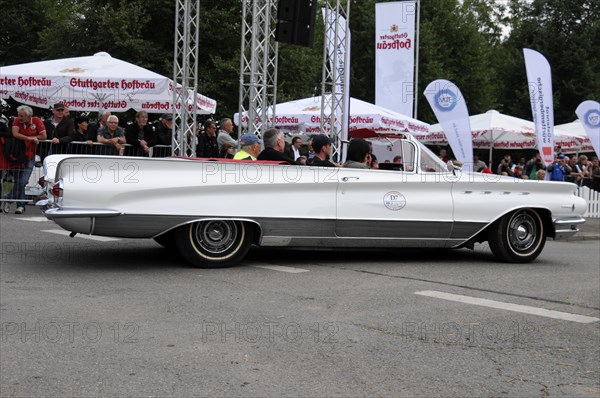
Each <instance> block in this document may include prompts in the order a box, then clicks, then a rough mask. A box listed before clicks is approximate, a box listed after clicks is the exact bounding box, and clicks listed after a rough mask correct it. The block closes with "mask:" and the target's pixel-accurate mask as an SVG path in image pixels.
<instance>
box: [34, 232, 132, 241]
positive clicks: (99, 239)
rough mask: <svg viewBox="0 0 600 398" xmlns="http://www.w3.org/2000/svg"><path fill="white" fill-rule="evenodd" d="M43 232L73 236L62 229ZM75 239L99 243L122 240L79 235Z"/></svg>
mask: <svg viewBox="0 0 600 398" xmlns="http://www.w3.org/2000/svg"><path fill="white" fill-rule="evenodd" d="M42 232H48V233H51V234H57V235H65V236H69V235H70V234H71V233H70V232H69V231H64V230H62V229H44V230H42ZM75 237H76V238H83V239H89V240H97V241H99V242H113V241H116V240H120V239H119V238H109V237H107V236H94V235H84V234H77V235H75Z"/></svg>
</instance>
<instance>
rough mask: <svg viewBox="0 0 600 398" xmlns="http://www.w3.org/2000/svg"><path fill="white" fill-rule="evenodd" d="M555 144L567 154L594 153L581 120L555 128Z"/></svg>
mask: <svg viewBox="0 0 600 398" xmlns="http://www.w3.org/2000/svg"><path fill="white" fill-rule="evenodd" d="M554 143H555V145H560V146H561V147H562V151H563V152H565V153H571V152H594V147H593V146H592V142H591V141H590V138H589V137H588V136H587V134H586V132H585V129H584V127H583V125H582V124H581V121H580V120H575V121H574V122H571V123H565V124H560V125H557V126H554Z"/></svg>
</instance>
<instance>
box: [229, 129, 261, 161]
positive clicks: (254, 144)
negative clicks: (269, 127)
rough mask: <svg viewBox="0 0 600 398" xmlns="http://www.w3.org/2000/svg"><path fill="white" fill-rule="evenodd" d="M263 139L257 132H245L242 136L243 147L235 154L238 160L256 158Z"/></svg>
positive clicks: (241, 145)
mask: <svg viewBox="0 0 600 398" xmlns="http://www.w3.org/2000/svg"><path fill="white" fill-rule="evenodd" d="M261 144H262V141H261V140H260V139H259V138H258V137H257V136H256V135H255V134H250V133H249V134H244V135H243V136H241V137H240V147H241V149H240V150H239V151H238V152H237V153H236V154H235V156H234V157H233V159H236V160H256V158H257V157H258V155H259V154H260V145H261Z"/></svg>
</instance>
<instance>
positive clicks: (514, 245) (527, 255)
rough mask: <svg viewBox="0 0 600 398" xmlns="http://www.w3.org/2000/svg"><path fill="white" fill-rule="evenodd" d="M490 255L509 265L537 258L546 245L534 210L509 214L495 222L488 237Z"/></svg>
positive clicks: (542, 228)
mask: <svg viewBox="0 0 600 398" xmlns="http://www.w3.org/2000/svg"><path fill="white" fill-rule="evenodd" d="M488 240H489V244H490V248H491V249H492V253H494V255H495V256H496V257H498V258H499V259H500V260H502V261H505V262H509V263H526V262H529V261H533V260H535V259H536V258H537V256H539V254H540V253H541V252H542V249H543V248H544V244H545V243H546V232H545V230H544V223H543V221H542V218H541V216H540V215H539V214H538V213H537V212H536V211H534V210H531V209H523V210H517V211H514V212H512V213H509V214H507V215H505V216H504V217H502V218H501V219H500V220H498V221H496V222H495V223H494V224H493V225H492V226H491V228H490V231H489V236H488Z"/></svg>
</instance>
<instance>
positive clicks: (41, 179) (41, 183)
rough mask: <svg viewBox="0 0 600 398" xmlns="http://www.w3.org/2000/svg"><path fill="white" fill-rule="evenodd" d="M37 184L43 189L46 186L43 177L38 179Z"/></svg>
mask: <svg viewBox="0 0 600 398" xmlns="http://www.w3.org/2000/svg"><path fill="white" fill-rule="evenodd" d="M38 184H39V185H40V187H42V188H44V187H45V186H46V179H45V178H44V177H40V179H39V180H38Z"/></svg>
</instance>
